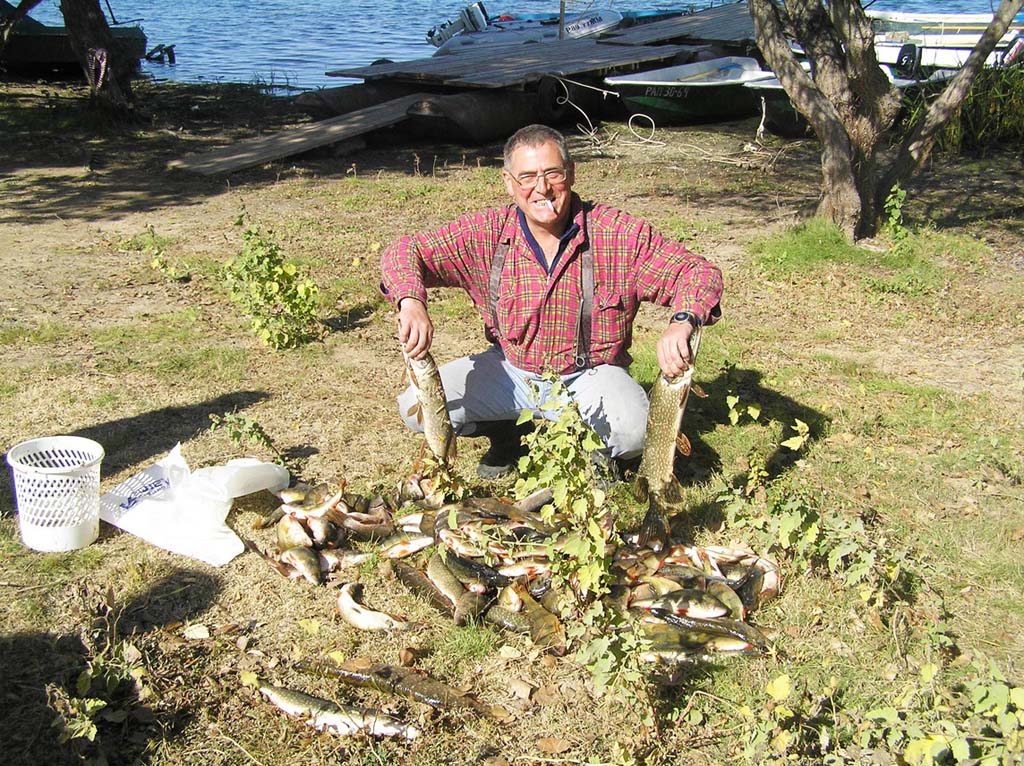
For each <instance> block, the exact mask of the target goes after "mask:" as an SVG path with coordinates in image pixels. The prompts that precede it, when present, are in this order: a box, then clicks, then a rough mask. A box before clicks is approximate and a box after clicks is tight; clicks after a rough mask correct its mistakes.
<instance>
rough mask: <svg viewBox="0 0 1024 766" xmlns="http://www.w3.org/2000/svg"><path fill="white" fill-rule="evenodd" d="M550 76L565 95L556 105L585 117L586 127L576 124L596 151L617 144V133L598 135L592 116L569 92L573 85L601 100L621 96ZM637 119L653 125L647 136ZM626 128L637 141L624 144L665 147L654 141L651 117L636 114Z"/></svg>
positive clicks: (612, 91) (574, 81)
mask: <svg viewBox="0 0 1024 766" xmlns="http://www.w3.org/2000/svg"><path fill="white" fill-rule="evenodd" d="M548 76H549V77H551V79H553V80H556V81H558V84H559V85H561V86H562V91H563V95H561V96H557V97H556V98H555V103H556V104H558V105H559V106H561V105H563V104H568V105H569V106H571V107H572V108H573V109H575V110H576V111H578V112H579V113H580V114H582V115H583V119H584V120H586V121H587V122H586V125H584V124H582V123H576V129H577V130H578V131H579V132H580V133H582V134H583V135H584V136H585V137H586V138H587V140H588V141H590V143H591V144H593V146H594V148H595V149H596V150H598V151H600V150H601V149H603V148H605V146H607V145H608V144H611V143H615V142H616V139H617V138H618V135H617V134H615V133H613V134H611V135H610V137H609V138H601V136H600V135H599V134H598V130H597V128H596V127H595V126H594V123H593V122H592V121H591V119H590V116H589V115H588V114H587V113H586V111H584V110H583V108H582V107H580V105H579V104H577V103H576V102H574V101H573V100H572V96H571V91H570V90H569V86H570V85H572V86H574V87H576V88H580V89H586V90H593V91H596V92H598V93H600V94H601V98H602V99H606V98H608V97H609V96H614V97H616V98H618V97H619V94H618V93H617V92H615V91H614V90H608V89H606V88H599V87H597V86H595V85H590V84H589V83H585V82H579V81H578V80H571V79H569V78H568V77H559V76H558V75H548ZM637 118H641V119H646V120H647V121H648V122H650V124H651V125H650V128H649V129H648V130H646V131H645V132H646V133H647V135H641V133H640V130H639V129H638V128H637V127H636V125H634V120H636V119H637ZM626 127H627V128H628V129H629V132H630V133H632V134H633V136H634V138H635V139H636V140H635V141H626V142H624V143H626V144H627V145H643V144H649V145H652V146H664V145H665V143H664V142H663V141H656V140H654V131H655V130H656V127H657V126H656V125H655V123H654V119H653V118H651V117H649V116H647V115H646V114H634V115H632V116H631V117H630V118H629V121H628V122H627V123H626Z"/></svg>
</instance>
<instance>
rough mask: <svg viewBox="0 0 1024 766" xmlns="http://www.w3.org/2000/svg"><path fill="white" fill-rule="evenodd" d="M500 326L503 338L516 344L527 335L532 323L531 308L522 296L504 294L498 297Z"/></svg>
mask: <svg viewBox="0 0 1024 766" xmlns="http://www.w3.org/2000/svg"><path fill="white" fill-rule="evenodd" d="M497 314H498V328H499V333H500V335H501V337H502V338H504V339H505V340H506V341H508V342H509V343H512V344H514V345H518V344H520V343H521V342H522V341H523V339H524V338H525V337H526V333H527V327H528V325H529V323H530V309H529V307H528V306H527V305H526V301H525V300H524V299H523V298H522V297H521V296H515V295H503V296H501V297H500V298H498V312H497Z"/></svg>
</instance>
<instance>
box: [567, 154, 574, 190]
mask: <svg viewBox="0 0 1024 766" xmlns="http://www.w3.org/2000/svg"><path fill="white" fill-rule="evenodd" d="M565 181H566V183H567V184H568V185H569V186H572V185H573V184H574V183H576V163H575V162H573V161H571V160H570V161H569V164H568V165H567V166H566V168H565Z"/></svg>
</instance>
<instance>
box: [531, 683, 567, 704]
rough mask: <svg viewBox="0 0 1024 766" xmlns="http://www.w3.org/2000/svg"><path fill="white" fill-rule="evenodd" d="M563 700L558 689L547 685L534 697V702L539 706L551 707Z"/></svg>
mask: <svg viewBox="0 0 1024 766" xmlns="http://www.w3.org/2000/svg"><path fill="white" fill-rule="evenodd" d="M561 699H562V695H561V694H559V693H558V687H556V686H552V685H551V684H545V685H544V686H542V687H540V688H539V689H537V691H536V692H535V693H534V695H533V701H534V702H536V703H537V704H538V705H551V704H554V703H555V702H559V701H561Z"/></svg>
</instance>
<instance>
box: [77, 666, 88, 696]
mask: <svg viewBox="0 0 1024 766" xmlns="http://www.w3.org/2000/svg"><path fill="white" fill-rule="evenodd" d="M91 688H92V675H90V673H89V671H88V670H83V671H82V672H81V673H79V674H78V680H77V681H75V691H76V692H77V693H78V696H79V697H84V696H85V695H86V694H88V693H89V689H91Z"/></svg>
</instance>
